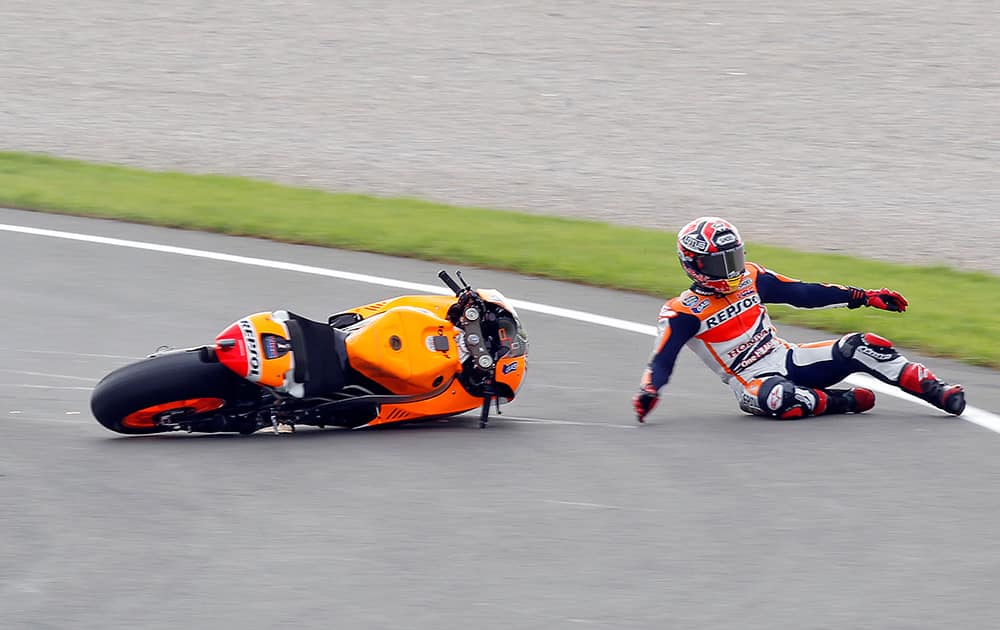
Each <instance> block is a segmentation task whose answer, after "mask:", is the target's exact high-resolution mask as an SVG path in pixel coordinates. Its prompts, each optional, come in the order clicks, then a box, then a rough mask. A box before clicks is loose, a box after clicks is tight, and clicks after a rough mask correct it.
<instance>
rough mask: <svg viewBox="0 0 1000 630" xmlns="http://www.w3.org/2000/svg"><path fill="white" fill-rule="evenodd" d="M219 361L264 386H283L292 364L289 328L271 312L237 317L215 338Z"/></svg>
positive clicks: (288, 379) (288, 378) (286, 382)
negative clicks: (236, 319) (238, 318)
mask: <svg viewBox="0 0 1000 630" xmlns="http://www.w3.org/2000/svg"><path fill="white" fill-rule="evenodd" d="M215 353H216V356H217V357H218V358H219V361H220V362H221V363H222V364H223V365H225V366H226V367H228V368H229V369H230V370H232V371H233V372H235V373H236V374H238V375H240V376H242V377H243V378H245V379H247V380H248V381H250V382H253V383H259V384H260V385H264V386H267V387H275V388H285V387H286V386H288V385H291V382H290V378H291V374H292V370H293V369H294V368H295V359H294V357H293V354H292V344H291V341H290V337H289V333H288V328H287V327H286V326H285V324H284V323H283V322H281V321H279V320H277V319H275V317H274V314H273V313H270V312H262V313H254V314H253V315H248V316H246V317H244V318H243V319H240V320H238V321H236V322H234V323H233V324H231V325H230V326H229V327H227V328H226V329H225V330H223V331H222V332H221V333H219V335H218V336H217V337H216V338H215Z"/></svg>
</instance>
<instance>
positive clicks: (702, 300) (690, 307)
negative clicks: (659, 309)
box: [663, 289, 716, 318]
mask: <svg viewBox="0 0 1000 630" xmlns="http://www.w3.org/2000/svg"><path fill="white" fill-rule="evenodd" d="M715 300H716V297H715V296H712V295H702V294H700V293H696V292H694V291H692V290H690V289H688V290H687V291H684V292H683V293H681V294H680V295H678V296H677V297H674V298H671V299H669V300H667V302H666V303H665V304H664V305H663V310H665V311H667V310H669V311H671V312H673V313H684V314H687V315H694V316H695V317H699V318H700V315H701V314H702V313H703V312H705V310H706V309H708V308H709V307H710V306H711V305H712V302H713V301H715Z"/></svg>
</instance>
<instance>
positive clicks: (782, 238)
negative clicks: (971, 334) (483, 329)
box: [0, 0, 1000, 272]
mask: <svg viewBox="0 0 1000 630" xmlns="http://www.w3.org/2000/svg"><path fill="white" fill-rule="evenodd" d="M998 60H1000V10H998V8H997V4H996V3H995V2H989V1H986V2H983V1H982V0H956V1H954V2H948V3H942V2H940V1H934V2H930V1H927V0H917V1H909V0H908V1H898V0H874V1H873V0H834V1H833V2H818V1H813V0H810V1H807V2H801V1H799V0H775V1H773V2H764V3H758V2H739V1H737V0H724V1H723V2H715V3H704V2H670V1H665V0H663V1H660V0H657V1H639V0H636V1H631V2H607V1H590V0H584V1H572V0H564V1H559V2H555V1H551V0H542V1H538V0H533V1H531V2H523V1H516V0H508V1H504V2H490V1H486V0H473V1H471V2H470V1H469V0H434V1H432V2H414V1H412V0H392V1H383V0H363V1H361V0H359V1H354V2H350V1H344V0H338V1H330V2H303V1H297V2H284V1H282V2H278V1H274V0H271V1H262V2H253V3H241V2H234V1H222V0H216V1H209V2H205V1H203V0H174V1H171V2H131V1H125V0H94V1H92V2H64V1H63V0H5V2H3V3H2V4H0V93H2V100H0V148H3V149H16V150H29V151H43V152H50V153H54V154H59V155H68V156H75V157H80V158H86V159H92V160H101V161H109V162H116V163H126V164H131V165H138V166H144V167H152V168H163V169H181V170H188V171H196V172H221V173H230V174H239V175H248V176H253V177H258V178H265V179H270V180H276V181H281V182H288V183H293V184H305V185H310V186H317V187H322V188H329V189H333V190H349V191H360V192H371V193H377V194H385V195H408V196H419V197H425V198H431V199H436V200H442V201H447V202H456V203H463V204H473V205H483V206H494V207H504V208H515V209H523V210H528V211H533V212H541V213H549V214H561V215H570V216H577V217H589V218H596V219H601V220H607V221H613V222H621V223H629V224H639V225H646V226H652V227H657V228H663V229H669V230H671V231H672V230H675V229H676V228H677V227H678V226H679V224H680V223H682V222H683V221H684V220H685V219H687V218H690V217H692V216H695V215H698V214H703V213H710V212H711V213H719V214H722V215H724V216H727V217H729V218H731V219H733V220H736V221H738V222H739V223H740V224H741V226H742V227H743V229H744V232H745V233H746V236H747V237H748V238H749V239H751V240H754V241H759V242H768V243H774V244H779V245H785V246H791V247H794V248H798V249H810V250H821V251H836V252H846V253H852V254H858V255H862V256H867V257H872V258H879V259H888V260H904V261H911V262H918V263H933V262H944V263H946V264H950V265H955V266H958V267H961V268H977V269H984V270H988V271H993V272H995V270H996V268H997V262H998V255H997V253H996V248H995V247H994V244H995V243H997V242H1000V213H998V212H997V208H998V206H1000V204H998V202H1000V177H998V158H1000V107H997V103H1000V63H998ZM972 235H975V236H976V237H977V238H976V239H972V238H971V236H972ZM977 242H982V243H989V244H990V246H989V247H988V248H983V247H978V246H976V243H977Z"/></svg>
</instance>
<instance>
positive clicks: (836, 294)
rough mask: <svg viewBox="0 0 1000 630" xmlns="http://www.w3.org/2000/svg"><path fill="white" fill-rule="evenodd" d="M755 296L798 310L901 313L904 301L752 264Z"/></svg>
mask: <svg viewBox="0 0 1000 630" xmlns="http://www.w3.org/2000/svg"><path fill="white" fill-rule="evenodd" d="M750 265H753V266H754V267H756V268H757V292H758V293H759V294H760V299H761V301H762V302H764V303H766V304H787V305H789V306H795V307H798V308H836V307H841V306H846V307H847V308H859V307H861V306H870V307H872V308H880V309H883V310H887V311H900V312H902V311H905V310H906V306H907V302H906V298H904V297H903V296H902V295H900V294H899V293H897V292H896V291H891V290H889V289H885V288H883V289H859V288H857V287H846V286H842V285H839V284H825V283H815V282H802V281H801V280H796V279H795V278H789V277H788V276H783V275H781V274H779V273H775V272H773V271H771V270H770V269H767V268H765V267H761V266H760V265H757V264H755V263H748V266H750Z"/></svg>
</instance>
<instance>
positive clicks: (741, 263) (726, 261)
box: [677, 217, 746, 293]
mask: <svg viewBox="0 0 1000 630" xmlns="http://www.w3.org/2000/svg"><path fill="white" fill-rule="evenodd" d="M677 257H678V258H679V259H680V261H681V267H682V268H683V269H684V273H686V274H687V275H688V277H689V278H691V280H693V281H694V283H695V284H696V285H697V286H698V287H699V288H702V289H705V290H708V291H712V292H714V293H732V292H734V291H736V290H737V289H738V288H739V286H740V280H741V279H742V278H743V273H744V271H746V258H745V254H744V249H743V238H742V237H740V233H739V231H738V230H737V229H736V226H735V225H733V224H732V223H730V222H729V221H726V220H725V219H720V218H719V217H699V218H697V219H695V220H694V221H691V222H690V223H688V224H687V225H685V226H684V227H683V228H681V230H680V231H679V232H678V233H677Z"/></svg>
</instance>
